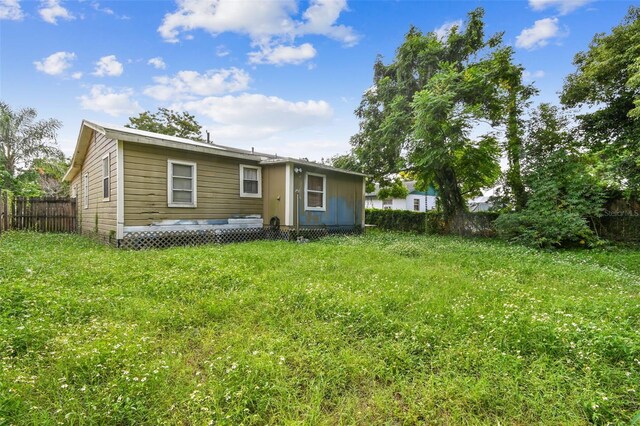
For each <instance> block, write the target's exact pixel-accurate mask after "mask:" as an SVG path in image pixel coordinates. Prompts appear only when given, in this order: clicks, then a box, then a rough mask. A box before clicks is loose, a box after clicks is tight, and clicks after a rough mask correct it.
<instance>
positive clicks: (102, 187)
mask: <svg viewBox="0 0 640 426" xmlns="http://www.w3.org/2000/svg"><path fill="white" fill-rule="evenodd" d="M105 159H106V160H107V175H106V176H105V175H104V172H105V170H104V160H105ZM100 165H101V166H102V181H101V182H100V183H101V185H100V189H101V191H102V201H109V200H110V199H111V155H109V153H108V152H107V153H106V154H105V155H103V156H102V161H101V162H100ZM105 178H106V179H107V180H108V181H109V188H108V193H107V196H106V197H105V196H104V180H105Z"/></svg>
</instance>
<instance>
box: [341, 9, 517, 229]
mask: <svg viewBox="0 0 640 426" xmlns="http://www.w3.org/2000/svg"><path fill="white" fill-rule="evenodd" d="M483 15H484V12H483V10H482V9H476V10H474V11H472V12H470V13H469V16H468V20H467V22H466V25H465V28H464V30H460V29H459V28H457V27H453V28H452V29H451V31H450V32H449V33H448V34H447V35H446V36H445V37H438V35H436V34H435V33H433V32H431V33H427V34H423V33H421V32H420V31H419V30H418V29H416V28H411V29H410V31H409V32H408V33H407V35H406V36H405V40H404V42H403V43H402V45H401V46H400V47H399V48H398V50H397V52H396V56H395V58H394V61H393V62H392V63H390V64H389V65H385V64H384V63H383V61H382V58H380V57H378V58H377V60H376V62H375V64H374V79H373V80H374V81H373V86H372V87H371V88H369V89H368V90H367V91H366V92H365V93H364V95H363V98H362V101H361V103H360V106H359V107H358V109H357V110H356V112H355V113H356V116H357V117H358V118H359V119H360V131H359V132H358V133H357V134H356V135H354V136H353V137H352V139H351V143H352V146H353V152H354V154H355V155H356V156H357V157H358V158H359V160H360V162H361V164H362V166H363V169H364V171H365V172H367V173H369V174H371V175H373V176H374V177H375V178H376V179H378V180H381V181H383V180H384V177H385V176H390V175H393V174H395V173H398V172H399V171H402V170H404V171H409V172H411V173H412V174H413V175H415V176H416V177H417V178H418V180H419V183H421V184H422V185H423V186H426V185H428V184H429V183H431V182H434V183H435V184H436V186H437V188H438V191H439V196H440V203H441V205H442V209H443V213H444V215H445V218H446V220H447V221H448V222H449V224H453V223H454V222H455V218H457V217H459V216H460V215H461V214H462V213H463V212H464V211H465V210H466V202H465V196H471V195H474V194H477V193H479V191H480V189H481V188H483V187H487V186H490V185H492V184H493V183H494V182H495V180H496V179H497V177H498V176H499V174H500V167H499V163H498V160H499V157H500V154H501V150H500V146H499V143H498V140H497V138H496V135H495V134H494V133H493V132H487V133H484V134H480V132H479V131H478V129H479V126H481V124H482V123H484V124H487V123H488V124H489V125H490V126H492V127H495V128H498V127H501V126H502V127H503V126H505V125H506V124H507V120H506V119H505V116H506V117H509V113H508V112H509V111H511V112H512V116H511V118H512V120H511V124H512V126H513V125H518V124H519V122H518V121H517V120H516V119H513V117H516V118H517V116H518V115H519V114H520V112H521V111H520V109H521V105H522V103H523V102H524V101H525V100H526V99H527V98H528V96H530V95H528V93H529V92H527V90H525V88H524V86H522V84H521V74H522V70H521V68H519V67H517V66H515V65H513V61H512V57H513V51H512V49H511V48H508V47H504V46H503V45H502V43H501V39H502V35H501V34H497V35H495V36H492V37H490V38H485V34H484V22H483ZM509 99H511V100H512V102H511V104H512V106H511V109H509V105H508V104H507V100H509ZM511 136H512V139H513V140H515V141H516V142H517V143H519V142H518V139H517V137H516V136H517V135H516V132H515V131H511ZM512 151H513V152H514V153H515V154H518V151H517V150H512ZM513 162H514V163H517V164H519V157H518V156H517V155H515V156H514V159H513ZM516 172H517V173H519V171H517V168H516Z"/></svg>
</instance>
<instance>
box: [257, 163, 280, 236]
mask: <svg viewBox="0 0 640 426" xmlns="http://www.w3.org/2000/svg"><path fill="white" fill-rule="evenodd" d="M285 172H286V167H285V165H284V164H278V165H274V166H268V167H263V168H262V197H263V201H264V208H263V214H262V217H263V218H264V223H265V225H266V224H268V223H269V221H270V220H271V218H272V217H274V216H277V217H278V218H279V219H280V224H281V225H284V223H285V217H284V215H285V202H286V193H285Z"/></svg>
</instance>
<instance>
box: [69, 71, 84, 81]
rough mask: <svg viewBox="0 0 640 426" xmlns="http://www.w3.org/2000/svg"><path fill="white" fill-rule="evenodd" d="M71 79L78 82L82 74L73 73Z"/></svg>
mask: <svg viewBox="0 0 640 426" xmlns="http://www.w3.org/2000/svg"><path fill="white" fill-rule="evenodd" d="M71 78H73V79H74V80H80V79H81V78H82V73H81V72H79V71H78V72H74V73H73V74H71Z"/></svg>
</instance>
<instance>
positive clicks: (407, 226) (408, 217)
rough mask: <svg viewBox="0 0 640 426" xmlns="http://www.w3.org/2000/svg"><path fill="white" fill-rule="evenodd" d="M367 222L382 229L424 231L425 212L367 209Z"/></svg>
mask: <svg viewBox="0 0 640 426" xmlns="http://www.w3.org/2000/svg"><path fill="white" fill-rule="evenodd" d="M365 222H366V223H368V224H370V225H376V226H377V227H378V228H381V229H389V230H395V231H410V232H417V233H421V234H422V233H424V232H425V231H426V229H425V225H426V221H425V213H420V212H413V211H410V210H381V209H367V210H366V211H365Z"/></svg>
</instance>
